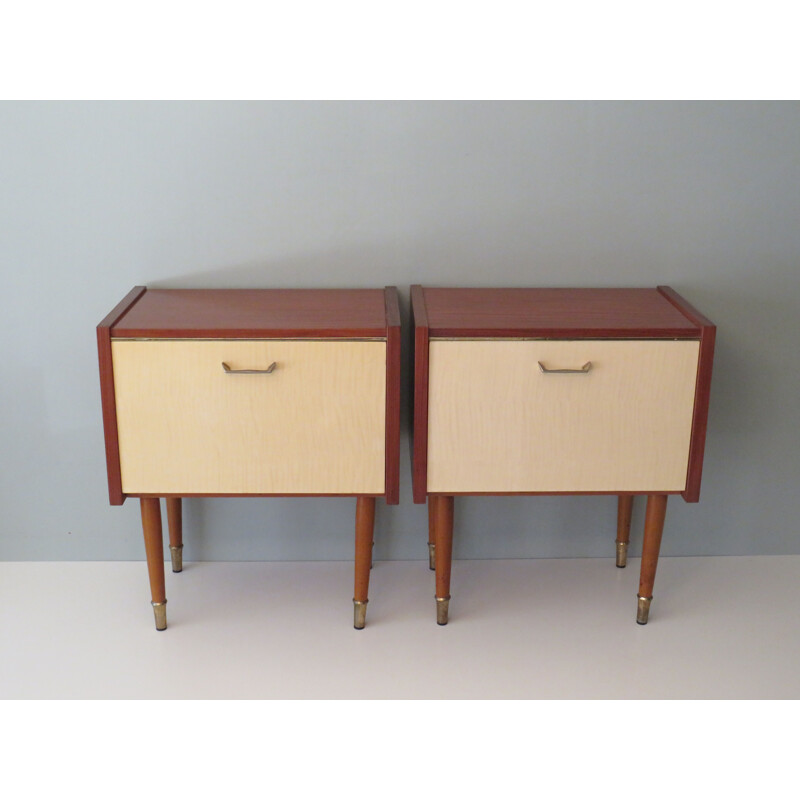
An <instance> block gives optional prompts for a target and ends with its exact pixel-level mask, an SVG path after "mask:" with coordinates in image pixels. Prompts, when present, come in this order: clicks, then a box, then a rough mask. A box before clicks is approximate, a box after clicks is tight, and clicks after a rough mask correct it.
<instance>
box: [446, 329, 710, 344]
mask: <svg viewBox="0 0 800 800" xmlns="http://www.w3.org/2000/svg"><path fill="white" fill-rule="evenodd" d="M430 341H431V342H699V341H700V335H699V334H695V335H686V334H685V333H684V332H680V333H678V334H675V335H671V334H670V333H669V332H667V333H662V332H661V331H659V332H658V334H656V335H649V334H645V335H641V336H640V335H628V334H627V333H625V334H624V335H622V334H615V335H608V336H605V335H600V336H598V335H597V334H596V333H595V332H594V331H592V332H591V334H587V335H570V332H569V331H565V332H564V333H558V334H556V335H536V334H530V335H528V334H519V333H513V334H503V335H494V334H487V335H486V336H483V335H477V336H467V335H461V334H458V335H455V336H452V335H450V336H440V335H438V334H437V335H431V337H430Z"/></svg>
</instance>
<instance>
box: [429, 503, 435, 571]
mask: <svg viewBox="0 0 800 800" xmlns="http://www.w3.org/2000/svg"><path fill="white" fill-rule="evenodd" d="M434 500H436V498H435V497H429V498H428V569H431V570H435V569H436V539H435V538H434V536H435V534H434V529H435V526H436V522H435V520H434V508H435V507H436V504H435V503H434Z"/></svg>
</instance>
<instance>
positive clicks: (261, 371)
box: [222, 361, 278, 375]
mask: <svg viewBox="0 0 800 800" xmlns="http://www.w3.org/2000/svg"><path fill="white" fill-rule="evenodd" d="M277 366H278V362H277V361H273V362H272V363H271V364H270V365H269V366H268V367H267V368H266V369H231V368H230V367H229V366H228V365H227V364H226V363H225V362H224V361H223V362H222V369H224V370H225V372H226V373H227V374H228V375H269V373H270V372H272V370H274V369H275V367H277Z"/></svg>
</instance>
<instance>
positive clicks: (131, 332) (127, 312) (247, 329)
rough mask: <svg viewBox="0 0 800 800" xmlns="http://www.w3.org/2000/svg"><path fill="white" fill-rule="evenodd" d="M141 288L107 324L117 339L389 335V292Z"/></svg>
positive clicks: (374, 336)
mask: <svg viewBox="0 0 800 800" xmlns="http://www.w3.org/2000/svg"><path fill="white" fill-rule="evenodd" d="M137 290H138V295H137V294H134V293H131V294H132V295H133V296H131V295H129V298H130V299H129V298H126V300H128V299H129V303H128V305H127V308H126V309H124V310H123V309H120V311H121V314H120V315H119V316H118V318H117V319H113V318H112V319H109V318H110V317H112V315H113V314H114V312H111V314H110V315H109V317H106V320H104V323H105V324H106V325H110V326H111V336H112V337H119V338H133V337H149V338H193V337H196V338H209V337H220V338H249V337H252V338H259V337H264V338H277V337H286V338H313V337H338V338H377V337H385V336H386V328H387V311H386V300H385V293H384V290H383V289H145V288H144V287H137ZM131 301H132V302H131ZM115 311H116V309H115ZM104 323H101V325H102V324H104Z"/></svg>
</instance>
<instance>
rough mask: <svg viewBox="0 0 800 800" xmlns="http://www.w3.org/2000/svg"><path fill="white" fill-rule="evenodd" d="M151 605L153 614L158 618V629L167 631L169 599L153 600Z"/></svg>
mask: <svg viewBox="0 0 800 800" xmlns="http://www.w3.org/2000/svg"><path fill="white" fill-rule="evenodd" d="M150 605H151V606H153V614H154V616H155V618H156V630H157V631H165V630H166V629H167V601H166V600H162V601H161V602H160V603H156V602H152V603H151V604H150Z"/></svg>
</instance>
